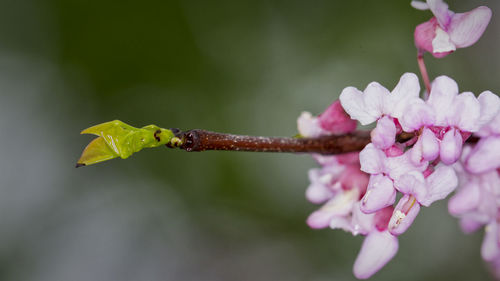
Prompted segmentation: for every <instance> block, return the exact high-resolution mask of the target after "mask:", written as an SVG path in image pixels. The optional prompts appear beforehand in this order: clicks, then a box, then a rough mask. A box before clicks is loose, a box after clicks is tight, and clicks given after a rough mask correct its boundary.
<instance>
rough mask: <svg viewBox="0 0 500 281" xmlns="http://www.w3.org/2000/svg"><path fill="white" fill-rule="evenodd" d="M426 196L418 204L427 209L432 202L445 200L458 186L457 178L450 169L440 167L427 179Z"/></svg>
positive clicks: (443, 166)
mask: <svg viewBox="0 0 500 281" xmlns="http://www.w3.org/2000/svg"><path fill="white" fill-rule="evenodd" d="M426 181H427V196H426V197H425V198H424V199H423V200H422V199H420V198H417V200H418V201H419V202H420V204H422V205H424V206H426V207H429V205H431V204H432V203H433V202H435V201H438V200H442V199H444V198H446V196H448V195H449V194H450V193H451V192H452V191H453V190H455V188H456V187H457V185H458V178H457V175H456V173H455V171H454V170H453V168H452V167H449V166H445V165H440V166H438V167H437V168H436V170H435V171H434V172H433V173H432V174H430V175H429V176H428V177H427V179H426Z"/></svg>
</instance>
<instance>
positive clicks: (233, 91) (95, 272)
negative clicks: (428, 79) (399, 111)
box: [0, 0, 500, 281]
mask: <svg viewBox="0 0 500 281" xmlns="http://www.w3.org/2000/svg"><path fill="white" fill-rule="evenodd" d="M409 2H410V1H403V0H398V1H366V0H351V1H332V0H328V1H327V0H324V1H321V0H320V1H260V0H244V1H230V0H214V1H194V0H182V1H181V0H179V1H171V0H161V1H160V0H157V1H153V0H147V1H126V0H122V1H111V0H106V1H88V0H79V1H78V0H52V1H49V0H45V1H39V0H22V1H17V0H1V1H0V131H1V136H2V137H1V142H0V144H1V145H0V280H42V281H44V280H47V281H49V280H50V281H58V280H76V281H78V280H243V281H244V280H288V281H293V280H354V279H355V278H354V277H353V276H352V273H351V268H352V264H353V262H354V259H355V257H356V255H357V252H358V250H359V247H360V245H361V242H362V237H352V235H351V234H349V233H345V232H342V231H332V230H320V231H318V230H311V229H309V228H308V227H307V225H306V224H305V219H306V218H307V216H308V214H309V213H310V212H311V211H313V210H314V209H315V208H317V206H314V205H312V204H310V203H308V202H307V201H306V200H305V198H304V191H305V188H306V187H307V185H308V179H307V171H308V169H310V168H312V167H314V166H315V163H314V162H313V161H312V160H311V159H310V157H309V156H307V155H278V154H258V153H230V152H206V153H186V152H182V151H169V150H167V149H165V148H157V149H149V150H145V151H143V152H141V153H138V154H136V155H134V156H133V157H131V158H129V159H127V160H126V161H124V160H112V161H109V162H106V163H102V164H98V165H95V166H90V167H85V168H80V169H75V168H74V165H75V162H76V160H77V159H78V157H79V155H80V153H81V151H82V149H83V148H84V147H85V145H86V144H87V143H88V142H89V141H90V140H91V139H92V137H91V136H86V135H85V136H82V135H79V132H80V131H81V130H82V129H84V128H86V127H89V126H91V125H94V124H97V123H101V122H104V121H109V120H113V119H120V120H122V121H125V122H127V123H130V124H132V125H135V126H144V125H147V124H151V123H154V124H157V125H159V126H162V127H178V128H183V129H190V128H203V129H209V130H214V131H221V132H232V133H241V134H255V135H274V136H291V135H295V134H296V118H297V116H298V115H299V114H300V112H301V111H304V110H307V111H311V112H313V113H314V114H317V113H319V112H321V111H322V110H323V109H324V108H325V107H326V106H328V105H329V104H330V103H331V102H332V101H333V100H335V99H336V98H337V97H338V95H339V93H340V92H341V90H342V89H343V88H344V87H346V86H356V87H358V88H361V89H363V88H364V87H365V86H366V85H367V84H368V83H369V82H371V81H378V82H380V83H381V84H383V85H385V86H386V87H387V88H389V89H392V88H393V87H394V85H395V84H396V83H397V81H398V80H399V77H400V76H401V74H402V73H404V72H417V71H418V69H417V64H416V58H415V56H416V50H415V48H414V45H413V30H414V27H415V26H416V25H417V24H418V23H420V22H423V21H425V20H427V19H429V18H430V16H431V14H430V12H428V11H427V12H421V11H417V10H414V9H412V8H411V7H410V5H409ZM449 4H450V7H451V9H452V10H455V11H457V12H464V11H467V10H469V9H471V8H474V7H476V6H478V5H488V6H489V7H490V8H492V10H493V14H494V15H493V19H492V21H491V23H490V26H489V27H488V29H487V30H486V32H485V34H484V36H483V38H482V39H481V40H480V41H479V42H478V43H477V44H476V45H474V46H473V47H471V48H468V49H463V50H459V51H457V52H456V53H455V54H453V55H451V56H449V57H447V58H444V59H441V60H436V59H433V58H431V57H427V64H428V68H429V72H430V75H431V76H432V77H435V76H436V75H441V74H446V75H448V76H451V77H452V78H454V79H455V80H456V81H458V83H459V86H460V90H461V91H473V92H474V93H476V94H478V93H480V92H481V91H483V90H491V91H493V92H495V93H500V83H499V75H500V56H499V51H498V50H499V49H500V38H499V34H500V19H499V18H498V15H499V14H500V2H499V1H496V0H491V1H449ZM481 239H482V233H476V234H473V235H464V234H462V233H461V231H460V229H459V227H458V225H457V221H456V220H455V219H454V218H452V217H451V216H450V215H448V213H447V209H446V202H440V203H437V204H435V205H433V206H432V207H430V208H426V209H425V210H423V211H422V212H421V214H420V215H419V217H418V219H417V220H416V222H415V223H414V225H413V226H412V227H411V229H410V230H409V231H408V232H407V233H405V234H404V235H403V236H401V237H400V250H399V253H398V254H397V256H396V257H395V258H394V260H393V261H391V262H390V263H389V264H388V265H387V266H386V267H385V268H384V269H383V270H382V271H380V272H379V273H378V274H377V275H375V277H373V279H372V280H401V278H404V279H405V280H423V279H425V280H485V279H489V278H490V277H489V274H488V271H487V268H486V266H485V265H484V264H483V262H482V261H481V258H480V251H479V249H480V244H481Z"/></svg>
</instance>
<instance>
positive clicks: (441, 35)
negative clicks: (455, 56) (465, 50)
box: [432, 27, 457, 53]
mask: <svg viewBox="0 0 500 281" xmlns="http://www.w3.org/2000/svg"><path fill="white" fill-rule="evenodd" d="M456 49H457V47H456V46H455V44H454V43H453V42H452V41H451V38H450V35H449V34H448V33H446V31H444V30H443V29H441V28H440V27H437V28H436V36H435V37H434V39H432V52H433V53H446V52H453V51H455V50H456Z"/></svg>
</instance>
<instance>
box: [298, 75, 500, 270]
mask: <svg viewBox="0 0 500 281" xmlns="http://www.w3.org/2000/svg"><path fill="white" fill-rule="evenodd" d="M431 89H432V90H431V92H430V96H429V98H428V99H426V100H424V99H422V98H420V97H419V94H420V85H419V81H418V78H417V76H416V75H415V74H413V73H405V74H403V76H402V77H401V79H400V81H399V83H398V84H397V85H396V87H395V88H394V90H393V91H389V90H387V89H386V88H385V87H383V86H382V85H380V84H379V83H376V82H372V83H370V84H369V85H368V86H367V87H366V88H365V90H364V91H360V90H358V89H356V88H354V87H347V88H345V89H344V90H343V91H342V93H341V95H340V98H339V101H336V102H334V103H333V104H332V105H331V106H330V107H329V108H328V109H327V110H326V111H325V112H324V113H322V114H321V115H319V116H318V117H314V116H312V115H311V114H310V113H302V115H301V116H300V117H299V119H298V128H299V132H300V133H301V135H303V136H305V137H316V136H321V135H329V134H344V133H349V132H353V131H354V130H355V126H354V125H353V123H352V122H353V121H354V120H357V121H358V122H359V123H360V124H361V125H370V124H372V123H375V128H374V129H373V130H371V132H370V135H371V143H369V144H368V145H367V146H366V147H365V148H364V149H363V150H362V151H361V152H359V153H357V152H356V153H348V154H346V155H338V156H318V155H314V158H315V159H316V161H317V162H318V163H319V164H320V165H321V168H317V169H312V170H311V171H310V172H309V178H310V181H311V184H310V186H309V187H308V189H307V191H306V197H307V198H308V200H309V201H311V202H312V203H316V204H323V206H322V207H321V208H320V209H319V210H317V211H315V212H314V213H312V214H311V215H310V217H309V218H308V220H307V223H308V225H309V226H310V227H312V228H326V227H330V228H334V229H335V228H340V229H343V230H345V231H348V232H351V233H352V234H353V235H358V234H360V235H365V236H366V238H365V241H364V243H363V245H362V247H361V251H360V253H359V255H358V257H357V259H356V261H355V263H354V269H353V270H354V274H355V276H356V277H358V278H361V279H364V278H368V277H370V276H371V275H373V274H374V273H375V272H377V271H378V270H379V269H380V268H382V267H383V266H384V265H385V264H386V263H387V262H389V261H390V260H391V259H392V258H393V257H394V255H395V254H396V252H397V250H398V238H397V237H398V236H399V235H401V234H403V233H404V232H405V231H406V230H407V229H408V228H409V227H410V226H411V224H412V223H413V221H414V220H415V218H416V217H417V215H418V213H419V212H420V209H421V207H422V206H423V207H428V206H430V205H431V204H432V203H433V202H435V201H438V200H442V199H444V198H446V197H447V196H448V195H449V194H450V193H451V192H453V191H454V190H455V189H456V188H457V186H460V187H459V192H458V193H457V194H456V195H455V196H454V197H453V199H452V200H451V201H450V212H451V213H452V214H453V215H456V216H459V217H460V218H461V221H462V225H463V226H464V229H466V230H468V231H469V230H472V229H475V227H479V226H481V225H486V226H487V229H490V230H488V231H487V235H486V238H485V243H490V244H488V245H487V246H484V247H483V248H487V249H488V250H487V251H486V252H487V254H484V253H483V257H484V258H485V259H486V260H488V261H491V262H496V263H498V264H500V240H499V237H500V236H499V234H500V232H499V231H500V229H499V227H498V224H497V220H500V216H499V215H498V211H497V209H498V207H499V206H500V177H499V175H498V172H497V169H498V168H499V167H500V160H499V159H500V155H499V154H500V114H499V113H500V98H498V97H497V96H496V95H495V94H493V93H492V92H490V91H485V92H483V93H481V94H480V95H479V96H478V97H477V98H476V97H475V96H474V94H472V93H470V92H464V93H460V94H459V91H458V86H457V84H456V82H455V81H454V80H452V79H451V78H449V77H447V76H440V77H438V78H436V79H435V80H434V81H433V83H432V88H431ZM402 133H404V134H407V135H408V134H409V135H410V136H411V137H410V138H409V139H405V140H404V141H398V136H399V135H401V134H402ZM473 134H474V136H473ZM471 136H472V137H474V138H479V141H478V142H477V144H476V145H474V147H473V148H471V145H469V144H467V145H464V144H465V143H466V141H467V140H468V139H469V138H470V137H471ZM495 181H498V182H495ZM472 183H474V185H473V184H472ZM470 185H473V187H471V186H470ZM397 193H400V194H401V198H400V199H399V201H398V202H396V197H397ZM470 193H473V195H474V196H475V197H474V196H471V195H470ZM482 193H485V194H484V195H482ZM482 196H484V197H482ZM484 200H489V201H488V202H489V205H488V204H486V203H485V202H484ZM497 202H498V203H497ZM490 232H491V233H492V234H488V233H490ZM488 235H489V236H488ZM491 237H493V238H491ZM490 240H492V241H493V242H490ZM491 245H495V247H492V246H491ZM492 249H494V250H492ZM483 252H485V251H483Z"/></svg>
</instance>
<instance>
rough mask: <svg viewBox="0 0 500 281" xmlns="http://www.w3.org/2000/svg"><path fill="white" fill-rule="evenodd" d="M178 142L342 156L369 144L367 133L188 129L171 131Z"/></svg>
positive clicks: (192, 147) (201, 147)
mask: <svg viewBox="0 0 500 281" xmlns="http://www.w3.org/2000/svg"><path fill="white" fill-rule="evenodd" d="M172 131H174V134H175V136H176V137H178V138H179V139H180V142H178V143H177V145H172V144H167V147H178V148H180V149H183V150H186V151H189V152H191V151H207V150H229V151H251V152H289V153H319V154H327V155H328V154H342V153H348V152H354V151H361V150H362V149H363V148H364V147H365V146H366V145H367V144H368V143H369V142H370V135H369V133H368V132H367V131H356V132H354V133H351V134H346V135H338V136H335V135H332V136H321V137H316V138H287V137H260V136H245V135H232V134H223V133H217V132H210V131H205V130H198V129H195V130H189V131H186V132H182V131H178V130H177V129H172ZM413 136H414V134H409V133H403V134H400V135H399V136H398V141H399V142H405V141H407V140H409V139H411V138H412V137H413Z"/></svg>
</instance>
